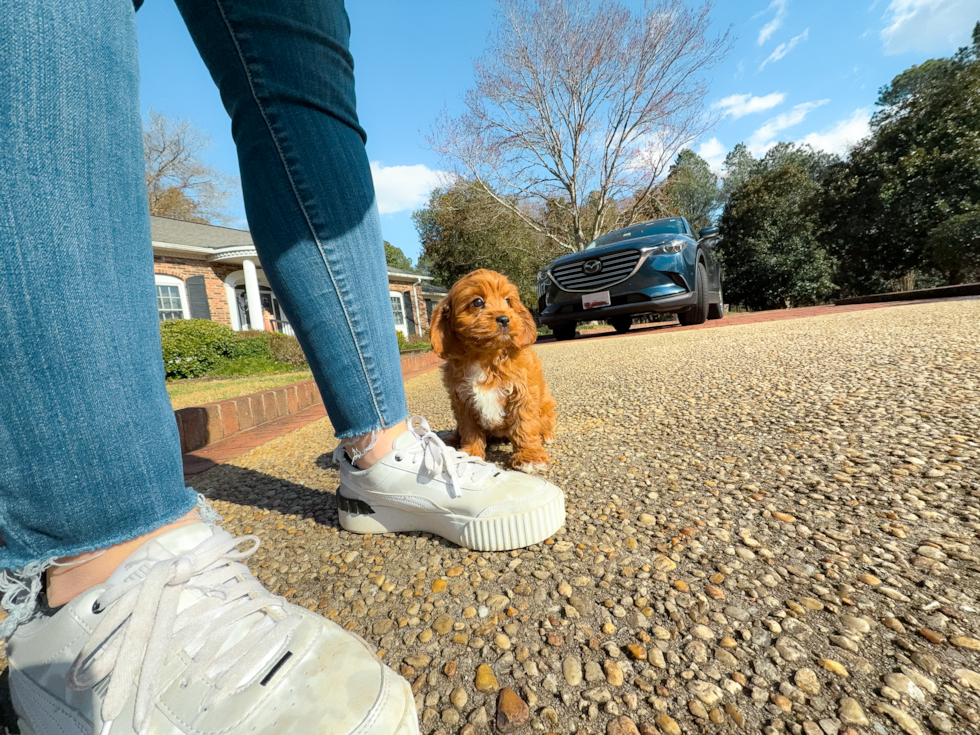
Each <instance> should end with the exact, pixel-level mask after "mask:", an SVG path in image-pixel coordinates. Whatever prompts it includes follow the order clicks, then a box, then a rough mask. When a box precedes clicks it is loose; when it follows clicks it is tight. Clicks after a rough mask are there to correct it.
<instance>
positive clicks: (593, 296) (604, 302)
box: [582, 291, 611, 309]
mask: <svg viewBox="0 0 980 735" xmlns="http://www.w3.org/2000/svg"><path fill="white" fill-rule="evenodd" d="M610 303H611V302H610V300H609V292H608V291H600V292H599V293H587V294H585V296H583V297H582V308H583V309H598V308H600V307H603V306H609V304H610Z"/></svg>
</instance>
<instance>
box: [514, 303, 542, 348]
mask: <svg viewBox="0 0 980 735" xmlns="http://www.w3.org/2000/svg"><path fill="white" fill-rule="evenodd" d="M515 311H516V312H517V316H518V318H519V319H520V320H521V323H520V327H519V328H518V331H517V339H515V340H514V344H515V345H517V346H518V347H519V348H521V349H523V348H525V347H530V346H531V345H533V344H534V343H535V342H536V341H537V339H538V327H537V325H536V324H535V323H534V317H533V316H532V315H531V312H530V311H528V309H527V307H526V306H524V304H522V303H521V302H520V301H518V302H517V307H516V308H515Z"/></svg>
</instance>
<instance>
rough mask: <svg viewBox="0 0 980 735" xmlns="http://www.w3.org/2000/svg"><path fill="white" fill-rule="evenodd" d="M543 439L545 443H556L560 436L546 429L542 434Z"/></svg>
mask: <svg viewBox="0 0 980 735" xmlns="http://www.w3.org/2000/svg"><path fill="white" fill-rule="evenodd" d="M541 441H543V442H544V443H545V444H554V443H555V442H556V441H558V437H557V436H555V434H554V432H551V431H546V432H545V433H544V434H542V435H541Z"/></svg>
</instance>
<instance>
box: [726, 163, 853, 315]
mask: <svg viewBox="0 0 980 735" xmlns="http://www.w3.org/2000/svg"><path fill="white" fill-rule="evenodd" d="M819 193H820V185H819V184H818V183H817V182H816V181H814V180H813V178H812V177H811V175H810V173H809V171H807V170H806V169H805V168H803V167H802V166H800V165H798V164H797V163H794V162H788V163H786V164H785V165H783V166H781V167H779V168H777V169H775V170H771V171H764V172H763V173H761V174H758V175H756V176H753V177H751V178H749V179H748V180H747V181H745V182H744V183H743V184H741V185H740V186H739V187H738V188H736V189H735V190H734V191H733V192H732V194H731V198H730V199H729V201H728V204H727V206H726V207H725V211H724V214H723V215H722V218H721V234H722V240H721V241H720V243H719V245H718V255H719V259H720V260H721V262H722V266H723V268H724V284H725V295H726V297H727V298H728V299H729V300H730V301H732V302H733V303H740V304H744V305H746V306H748V307H750V308H753V309H776V308H786V307H794V306H805V305H808V304H814V303H818V302H820V301H822V300H824V299H826V298H827V297H828V296H830V294H831V293H832V292H833V291H834V288H835V287H834V283H833V281H832V261H831V259H830V257H829V256H828V255H827V252H826V251H825V250H824V249H823V248H822V247H821V246H820V243H819V242H818V240H817V235H818V227H819V226H818V218H817V213H816V211H815V209H814V203H815V200H816V198H817V196H818V195H819Z"/></svg>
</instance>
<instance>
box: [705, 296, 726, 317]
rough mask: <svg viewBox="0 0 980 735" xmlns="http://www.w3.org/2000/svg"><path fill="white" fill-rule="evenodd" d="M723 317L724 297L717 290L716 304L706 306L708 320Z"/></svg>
mask: <svg viewBox="0 0 980 735" xmlns="http://www.w3.org/2000/svg"><path fill="white" fill-rule="evenodd" d="M724 316H725V296H724V294H722V292H721V289H720V288H719V289H718V303H717V304H708V318H709V319H723V318H724Z"/></svg>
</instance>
